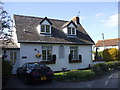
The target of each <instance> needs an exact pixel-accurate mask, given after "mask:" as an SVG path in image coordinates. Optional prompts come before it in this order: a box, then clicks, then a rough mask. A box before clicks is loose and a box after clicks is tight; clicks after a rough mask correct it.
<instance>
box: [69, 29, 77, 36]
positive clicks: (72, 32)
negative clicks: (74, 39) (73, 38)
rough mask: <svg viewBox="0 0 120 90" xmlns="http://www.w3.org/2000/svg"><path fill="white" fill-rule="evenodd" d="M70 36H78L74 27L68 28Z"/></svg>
mask: <svg viewBox="0 0 120 90" xmlns="http://www.w3.org/2000/svg"><path fill="white" fill-rule="evenodd" d="M68 35H76V31H75V28H73V27H68Z"/></svg>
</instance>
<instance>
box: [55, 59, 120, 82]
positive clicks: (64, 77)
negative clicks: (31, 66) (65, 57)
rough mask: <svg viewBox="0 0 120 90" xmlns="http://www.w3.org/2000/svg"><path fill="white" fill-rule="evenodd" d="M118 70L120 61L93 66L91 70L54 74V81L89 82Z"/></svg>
mask: <svg viewBox="0 0 120 90" xmlns="http://www.w3.org/2000/svg"><path fill="white" fill-rule="evenodd" d="M116 69H120V61H110V62H106V63H97V64H95V65H93V66H91V68H90V69H89V70H70V71H66V72H60V73H54V79H55V80H58V81H88V80H93V79H94V78H96V77H98V76H101V75H104V74H105V73H106V72H109V71H112V70H116Z"/></svg>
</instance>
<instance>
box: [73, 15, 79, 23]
mask: <svg viewBox="0 0 120 90" xmlns="http://www.w3.org/2000/svg"><path fill="white" fill-rule="evenodd" d="M72 21H73V22H74V23H75V24H76V25H80V22H79V17H78V16H75V17H73V18H72Z"/></svg>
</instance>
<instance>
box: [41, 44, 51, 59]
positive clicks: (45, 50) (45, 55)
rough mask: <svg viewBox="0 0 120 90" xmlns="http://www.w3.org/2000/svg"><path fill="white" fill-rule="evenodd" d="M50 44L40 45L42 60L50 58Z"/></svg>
mask: <svg viewBox="0 0 120 90" xmlns="http://www.w3.org/2000/svg"><path fill="white" fill-rule="evenodd" d="M51 56H52V46H42V60H51Z"/></svg>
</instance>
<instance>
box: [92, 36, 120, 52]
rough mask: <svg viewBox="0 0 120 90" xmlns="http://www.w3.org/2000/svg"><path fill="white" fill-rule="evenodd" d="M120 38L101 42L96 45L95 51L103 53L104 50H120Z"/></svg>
mask: <svg viewBox="0 0 120 90" xmlns="http://www.w3.org/2000/svg"><path fill="white" fill-rule="evenodd" d="M119 45H120V38H115V39H105V40H99V41H98V42H97V43H96V44H95V46H94V47H95V49H96V48H98V51H103V50H104V49H110V48H116V49H120V47H119Z"/></svg>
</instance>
